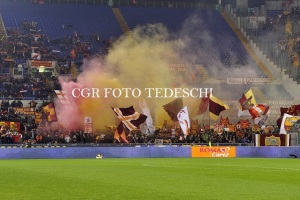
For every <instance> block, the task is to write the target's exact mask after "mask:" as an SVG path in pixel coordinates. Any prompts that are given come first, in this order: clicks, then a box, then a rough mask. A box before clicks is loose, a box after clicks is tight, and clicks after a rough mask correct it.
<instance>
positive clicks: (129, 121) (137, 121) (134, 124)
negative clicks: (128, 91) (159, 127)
mask: <svg viewBox="0 0 300 200" xmlns="http://www.w3.org/2000/svg"><path fill="white" fill-rule="evenodd" d="M112 109H113V111H114V112H115V113H116V115H117V116H118V118H119V119H120V120H121V122H122V123H123V124H124V125H125V126H126V128H128V129H129V130H130V131H132V130H134V129H137V128H139V126H140V125H141V124H142V123H144V122H145V121H146V119H147V116H146V115H144V114H140V113H138V112H136V111H135V109H134V108H133V106H130V107H128V108H112Z"/></svg>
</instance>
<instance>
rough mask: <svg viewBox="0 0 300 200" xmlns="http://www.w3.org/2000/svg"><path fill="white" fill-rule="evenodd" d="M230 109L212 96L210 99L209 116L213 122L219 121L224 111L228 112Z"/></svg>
mask: <svg viewBox="0 0 300 200" xmlns="http://www.w3.org/2000/svg"><path fill="white" fill-rule="evenodd" d="M228 109H229V107H228V105H227V104H225V103H224V102H223V101H221V100H220V99H218V98H217V97H215V96H213V95H210V97H209V115H210V118H212V119H213V120H215V121H216V120H217V119H218V116H219V115H220V113H221V112H222V111H223V110H228Z"/></svg>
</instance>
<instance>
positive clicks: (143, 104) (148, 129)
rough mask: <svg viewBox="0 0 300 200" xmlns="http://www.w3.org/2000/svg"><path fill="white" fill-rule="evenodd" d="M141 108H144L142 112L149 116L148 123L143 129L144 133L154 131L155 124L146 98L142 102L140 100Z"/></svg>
mask: <svg viewBox="0 0 300 200" xmlns="http://www.w3.org/2000/svg"><path fill="white" fill-rule="evenodd" d="M139 105H140V108H141V110H142V114H144V115H146V116H147V119H146V123H145V126H144V129H143V130H141V131H142V132H143V133H145V134H148V133H151V134H152V133H154V125H153V120H152V117H151V114H150V109H149V108H148V106H147V104H146V102H145V100H143V101H142V102H139Z"/></svg>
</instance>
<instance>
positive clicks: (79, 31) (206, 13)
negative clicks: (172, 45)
mask: <svg viewBox="0 0 300 200" xmlns="http://www.w3.org/2000/svg"><path fill="white" fill-rule="evenodd" d="M76 2H77V1H76ZM97 2H98V4H99V5H98V4H97V5H95V4H96V1H91V3H89V4H84V3H82V4H80V3H79V4H77V3H74V2H73V3H58V2H56V1H55V2H54V3H43V4H40V3H31V2H27V1H20V2H19V1H0V14H1V24H2V26H3V29H2V27H1V30H2V32H1V31H0V36H1V34H2V36H1V37H2V38H1V54H0V65H1V81H0V92H1V96H2V97H3V101H2V104H1V112H2V115H1V121H4V122H10V123H11V122H18V123H20V129H19V132H18V131H16V130H11V126H8V125H7V126H5V125H4V126H3V127H6V128H5V129H3V130H2V131H3V132H2V135H1V143H3V144H4V143H5V144H13V143H15V144H26V145H28V144H30V145H31V144H32V143H56V144H57V143H69V144H71V143H73V144H75V143H76V144H78V143H82V144H86V143H112V142H116V140H114V138H113V136H112V132H111V130H109V131H108V132H109V133H107V131H106V132H95V133H91V134H90V133H84V132H83V131H82V130H73V131H68V130H60V131H58V132H56V131H53V130H50V129H47V128H45V129H39V130H37V129H36V128H37V127H38V123H37V122H36V121H35V120H34V119H32V118H30V117H27V116H25V117H24V116H23V115H20V113H18V112H16V111H15V109H14V108H15V107H17V106H16V102H15V100H22V102H23V100H28V101H26V105H25V104H24V105H22V106H20V107H21V108H23V107H30V106H28V105H27V104H28V102H29V101H33V100H39V102H40V103H39V107H41V106H45V105H47V104H48V103H49V102H50V101H52V100H53V97H54V94H53V90H55V89H58V90H59V89H61V88H60V85H59V82H58V76H59V75H70V74H71V73H72V72H71V71H72V69H74V68H76V70H77V71H79V70H80V65H81V64H82V60H83V59H84V58H87V59H88V58H90V57H91V56H94V55H101V56H103V55H105V54H106V53H107V50H108V49H109V47H110V46H111V44H112V43H113V41H114V39H115V38H118V37H120V36H121V35H122V34H123V33H124V32H125V31H124V28H122V27H121V24H120V23H121V22H120V20H118V17H117V18H116V12H115V11H114V10H113V9H116V8H117V9H119V11H120V13H119V17H120V18H121V17H123V18H124V22H126V23H127V25H128V28H129V29H130V30H132V29H134V28H135V27H136V26H138V25H141V26H143V25H146V24H156V23H161V24H163V25H164V26H166V27H167V29H168V30H169V31H170V33H172V37H175V38H176V37H178V35H180V34H184V35H185V36H186V37H188V38H189V39H190V41H191V43H192V44H190V45H188V47H187V48H186V49H185V53H186V54H188V55H194V56H191V58H193V59H191V61H190V62H191V63H193V64H191V65H190V66H188V67H189V68H190V69H189V70H190V71H191V73H194V74H196V75H197V78H196V79H197V80H198V81H194V82H193V81H190V82H189V86H192V87H199V84H201V87H207V88H214V92H215V93H217V94H219V95H218V97H219V98H221V99H224V100H227V101H235V100H238V99H240V98H241V94H243V93H245V92H246V91H245V90H244V87H240V85H237V84H227V83H228V82H227V81H228V80H226V78H237V75H238V76H239V77H238V78H263V79H267V78H269V77H268V74H266V73H265V71H264V70H263V69H262V68H261V66H260V65H259V63H258V62H257V60H255V59H254V58H253V55H252V54H251V53H249V50H248V49H247V45H248V44H245V41H243V40H241V39H240V38H239V37H238V34H237V31H239V30H236V29H235V28H232V27H231V26H230V24H229V22H228V21H227V20H228V19H226V17H224V15H222V12H220V10H221V11H222V9H220V7H217V6H215V5H214V3H212V2H211V1H201V3H195V2H193V1H190V2H188V3H186V4H181V3H179V2H177V1H174V2H173V3H171V4H170V3H168V4H165V3H161V4H158V8H157V7H155V8H153V7H146V6H147V2H146V1H145V3H144V4H140V2H139V3H134V2H130V3H128V5H130V6H128V5H126V4H125V5H123V4H122V5H121V4H119V5H114V6H112V7H113V8H112V7H110V6H108V5H103V4H101V3H100V1H97ZM101 2H102V1H101ZM128 2H129V1H128ZM214 2H215V3H216V2H217V1H214ZM141 5H142V6H143V7H142V6H141ZM151 5H152V4H151ZM187 5H189V6H190V7H188V8H187ZM191 5H193V6H191ZM218 6H220V5H218ZM191 7H193V8H191ZM194 7H196V8H197V9H195V8H194ZM199 8H201V9H199ZM204 8H205V9H204ZM250 11H251V12H252V10H251V9H250ZM241 12H242V11H241V10H238V9H236V10H235V13H236V14H238V13H240V14H241ZM295 12H296V10H295ZM280 13H281V11H276V12H275V11H274V12H273V11H272V12H268V13H267V16H269V18H270V19H269V20H271V18H272V19H274V18H276V20H277V17H278V16H279V15H280ZM248 14H249V13H248V12H246V15H248ZM242 15H245V12H243V13H242ZM295 16H297V13H296V14H295ZM289 20H290V21H291V22H293V23H295V20H296V17H294V16H291V17H290V18H288V16H287V17H283V18H282V21H280V23H277V24H276V25H274V23H273V22H275V21H272V23H270V24H267V25H265V26H259V27H258V28H257V29H255V30H254V29H253V28H254V27H253V26H248V25H249V24H248V25H247V26H246V27H242V28H244V29H245V28H246V29H245V30H246V32H247V34H248V35H249V37H250V38H251V39H252V40H253V41H254V42H255V44H257V46H259V48H260V49H262V50H263V52H264V53H265V54H266V55H267V56H268V57H269V58H271V60H272V61H273V62H274V63H275V64H276V65H278V66H279V68H280V69H282V70H284V71H285V72H286V73H288V74H290V75H291V77H292V78H293V79H294V80H296V81H297V80H299V70H298V71H296V73H294V72H295V71H292V69H293V64H295V63H293V62H292V61H291V56H292V55H293V54H291V52H289V46H288V45H289V43H288V42H292V44H291V45H292V46H294V49H297V42H295V41H297V37H296V36H295V35H294V37H296V39H295V38H294V39H295V40H291V41H290V39H291V37H288V36H286V32H287V31H289V30H287V29H286V25H287V23H289V22H290V21H289ZM277 21H278V20H277ZM2 22H3V23H2ZM1 24H0V25H1ZM271 24H272V25H271ZM275 26H276V27H275ZM3 38H4V39H3ZM2 39H3V40H2ZM292 49H293V48H292ZM199 52H200V53H199ZM293 52H294V51H293ZM295 52H296V53H298V52H297V51H295ZM39 57H41V58H42V59H41V60H43V61H46V62H51V63H52V61H53V63H54V65H55V66H54V67H53V68H54V69H53V71H48V72H46V73H38V71H34V70H32V69H30V68H28V65H27V63H28V62H29V61H36V60H40V58H39ZM294 61H295V59H294ZM298 65H299V63H298ZM76 70H75V71H76ZM235 70H236V71H239V72H240V71H243V72H244V73H235ZM21 72H22V73H21ZM18 73H20V74H18ZM203 74H205V76H206V77H203ZM189 78H190V77H187V78H186V79H187V80H188V79H189ZM243 80H244V79H243ZM271 81H272V80H271ZM215 83H217V84H215ZM251 86H253V85H251ZM253 90H254V92H255V93H256V94H257V99H258V101H259V102H264V103H265V102H268V101H270V100H274V99H276V100H280V101H292V100H293V96H291V94H290V93H289V91H287V90H286V88H285V87H283V86H282V85H281V83H280V82H279V83H278V82H276V83H275V84H268V85H263V84H258V85H255V89H253ZM277 98H280V99H277ZM33 109H36V112H37V113H39V115H42V112H41V110H40V109H39V108H35V107H33ZM41 121H42V122H41ZM41 121H39V123H45V121H43V120H41ZM12 124H13V123H12ZM59 128H61V127H59ZM168 128H169V129H171V127H168ZM176 131H178V132H177V134H178V133H179V130H176ZM274 132H278V129H276V127H275V129H274ZM20 134H21V135H22V137H21V136H20ZM156 138H160V139H163V140H164V141H165V142H166V143H186V142H188V143H208V142H209V141H211V142H218V143H236V142H238V143H243V144H251V143H252V142H253V140H252V133H251V129H247V130H243V134H242V135H237V134H235V133H229V132H227V131H224V132H223V133H222V134H219V133H216V132H214V130H213V129H207V130H206V131H203V130H201V129H200V128H199V129H197V130H196V134H194V135H190V136H189V137H187V138H186V140H179V138H178V137H171V138H167V137H165V136H162V135H160V134H159V131H158V132H156V133H155V135H154V136H146V135H143V134H141V132H139V131H137V132H132V133H131V134H130V135H128V140H129V142H130V143H147V142H151V143H154V140H155V139H156Z"/></svg>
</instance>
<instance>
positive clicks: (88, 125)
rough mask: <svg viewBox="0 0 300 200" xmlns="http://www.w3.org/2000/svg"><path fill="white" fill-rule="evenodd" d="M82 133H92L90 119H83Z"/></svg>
mask: <svg viewBox="0 0 300 200" xmlns="http://www.w3.org/2000/svg"><path fill="white" fill-rule="evenodd" d="M84 132H85V133H92V132H93V122H92V117H84Z"/></svg>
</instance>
